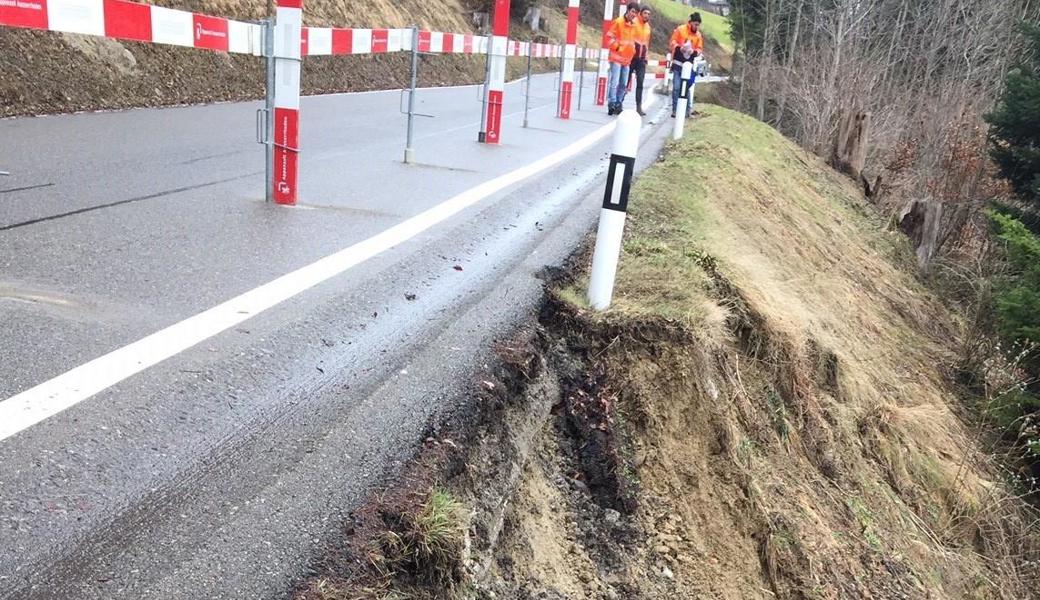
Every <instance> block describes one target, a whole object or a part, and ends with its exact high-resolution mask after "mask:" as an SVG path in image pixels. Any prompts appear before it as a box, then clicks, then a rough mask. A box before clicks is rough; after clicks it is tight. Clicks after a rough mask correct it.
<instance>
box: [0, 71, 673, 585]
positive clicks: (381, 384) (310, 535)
mask: <svg viewBox="0 0 1040 600" xmlns="http://www.w3.org/2000/svg"><path fill="white" fill-rule="evenodd" d="M593 79H594V78H592V77H587V78H586V82H587V84H588V88H587V92H586V94H585V98H586V104H585V107H584V110H578V111H575V113H574V118H573V119H571V120H570V121H569V122H563V121H560V120H558V119H556V118H554V116H553V107H554V103H555V94H554V92H553V85H554V77H553V76H552V75H547V76H541V77H538V78H536V79H535V81H534V85H533V86H532V100H531V111H532V112H531V117H530V120H531V127H530V128H528V129H523V128H521V126H520V124H521V121H522V111H523V94H522V89H523V87H522V85H521V84H515V83H514V84H510V85H509V86H508V88H507V94H506V99H507V100H506V101H507V106H506V118H505V126H504V130H503V134H502V136H503V140H504V143H503V144H502V146H501V147H488V146H482V145H479V144H477V143H476V142H475V138H476V132H477V129H478V125H479V116H480V104H479V102H478V95H477V94H478V92H477V89H476V88H473V87H466V88H442V89H434V90H423V91H422V92H421V96H420V98H421V101H420V105H419V107H418V110H419V111H421V112H424V113H430V114H433V115H436V116H435V117H434V118H431V119H421V120H420V121H419V122H418V124H417V140H416V155H417V160H418V161H419V163H420V164H419V165H414V166H406V165H403V164H402V163H401V162H400V158H401V156H402V154H403V145H404V117H403V116H402V115H400V114H399V113H398V92H379V93H368V94H353V95H333V96H322V97H312V98H306V99H304V101H303V105H302V112H301V118H302V125H301V126H302V130H301V138H302V141H301V144H302V149H303V153H302V161H301V182H302V185H301V200H302V201H301V205H300V206H299V207H297V208H285V207H277V206H272V205H268V204H265V203H264V202H263V177H262V170H263V168H262V167H263V149H262V147H261V146H259V145H257V144H255V142H254V139H253V138H254V111H255V109H256V108H258V106H259V105H258V104H255V103H237V104H221V105H211V106H198V107H184V108H171V109H161V110H134V111H125V112H113V113H97V114H82V115H69V116H55V117H46V118H27V119H13V120H5V121H0V170H6V171H10V172H11V176H10V177H3V178H0V401H2V400H3V399H6V398H10V397H12V396H14V395H16V394H18V393H20V392H23V391H25V390H28V389H30V388H33V387H34V386H36V385H38V384H40V383H42V382H45V381H47V380H49V379H51V378H53V377H56V376H59V375H61V374H63V373H65V372H67V371H69V370H70V369H73V368H76V367H78V366H80V365H82V364H84V363H86V362H88V361H91V360H93V359H95V358H97V357H99V356H101V355H104V354H106V353H109V352H112V351H114V350H117V349H119V348H121V347H124V346H126V345H128V344H130V343H132V342H135V341H137V340H139V339H141V338H143V337H145V336H148V335H150V334H152V333H154V332H156V331H159V330H162V329H163V328H166V327H168V326H170V325H173V324H175V323H178V322H181V321H183V320H185V319H188V318H189V317H192V316H194V315H197V314H199V313H200V312H202V311H205V310H207V309H209V308H211V307H213V306H214V305H217V304H220V303H221V302H224V301H226V300H228V299H229V298H233V297H235V296H237V295H239V294H242V293H244V292H247V291H249V290H252V289H254V288H257V287H258V286H261V285H263V284H265V283H267V282H269V281H271V280H273V279H275V278H278V277H279V276H282V275H284V274H286V273H288V272H291V271H294V270H296V269H299V268H301V267H303V266H305V265H308V264H311V263H313V262H315V261H317V260H318V259H321V258H322V257H325V256H328V255H330V254H332V253H335V252H337V251H340V250H342V249H343V248H345V247H347V246H350V245H352V244H356V243H358V242H360V241H362V240H366V239H368V238H371V237H372V236H373V235H376V234H378V233H379V232H382V231H385V230H386V229H387V228H389V227H392V226H394V225H395V224H398V223H401V222H402V221H404V220H406V219H408V218H410V217H413V216H415V215H418V214H421V213H423V211H425V210H427V209H429V208H431V207H433V206H436V205H438V204H439V203H441V202H444V201H445V200H447V199H448V198H451V197H452V196H455V195H456V194H459V193H460V192H463V191H465V190H469V189H471V188H474V187H475V186H478V185H480V184H482V183H485V182H488V181H489V180H492V179H494V178H496V177H499V176H502V175H503V174H506V173H509V172H511V171H514V170H515V169H517V168H519V167H523V166H524V165H527V164H530V163H533V162H535V161H537V160H539V159H542V158H543V157H545V156H547V155H549V154H551V153H552V152H554V151H556V150H559V149H561V148H564V147H566V146H568V145H569V144H572V143H574V142H576V141H577V140H580V139H582V138H583V137H585V136H588V135H590V134H591V133H593V132H595V131H597V130H599V129H601V128H602V127H603V125H604V124H605V123H608V119H607V117H606V115H605V114H603V112H602V111H601V110H600V109H598V108H594V107H591V106H589V104H590V103H589V102H588V100H589V99H590V98H591V86H592V81H593ZM659 106H660V104H659V105H658V106H655V107H654V111H653V112H656V111H657V108H658V107H659ZM647 121H648V122H649V121H650V118H649V117H648V118H647ZM664 133H665V132H664V128H653V127H647V128H645V131H644V135H645V137H646V140H647V142H646V144H645V147H644V151H643V152H642V156H641V159H640V164H641V165H645V164H646V163H647V162H648V161H650V160H651V159H652V158H653V156H654V155H656V149H657V148H658V147H660V145H661V143H663V136H664ZM608 149H609V138H604V139H603V140H602V141H600V142H598V143H597V144H595V145H594V146H592V147H591V148H589V149H588V150H585V151H583V152H580V153H579V154H578V155H577V156H575V157H574V158H572V159H570V160H567V161H565V162H564V163H562V164H560V165H558V166H555V167H553V168H550V169H548V170H546V171H544V172H542V173H540V174H539V175H537V176H534V177H531V178H529V179H527V180H525V181H523V182H522V183H519V184H516V185H512V186H510V187H508V188H507V189H505V190H502V191H500V192H498V193H495V194H492V195H491V196H490V197H488V198H487V199H485V200H483V201H482V202H480V203H478V204H476V205H475V206H473V207H471V208H468V209H466V210H464V211H462V212H461V213H459V214H457V215H454V216H452V217H451V218H449V219H447V220H445V221H444V222H442V223H439V224H438V225H436V226H435V227H432V228H430V229H428V230H426V231H424V232H422V233H420V234H418V235H417V236H415V237H413V238H411V239H409V240H407V241H406V242H404V243H401V244H398V245H396V246H394V247H393V248H390V249H388V250H386V251H384V252H381V253H380V254H378V255H377V256H375V257H373V258H371V259H369V260H367V261H365V262H363V263H361V264H359V265H357V266H355V267H353V268H351V269H349V270H347V271H346V272H344V273H342V274H340V275H337V276H335V277H332V278H331V279H329V280H327V281H325V282H324V283H321V284H319V285H317V286H315V287H312V288H310V289H308V290H306V291H304V292H302V293H300V294H298V295H296V296H293V297H291V298H289V299H288V300H286V301H284V302H282V303H280V304H278V305H277V306H275V307H273V308H271V309H270V310H267V311H266V312H263V313H261V314H259V315H258V316H254V317H252V318H250V319H248V320H245V321H244V322H242V323H241V324H239V325H238V326H236V327H234V328H233V329H229V330H226V331H223V332H222V333H219V334H217V335H215V336H213V337H211V338H209V339H207V340H205V341H203V342H202V343H200V344H198V345H196V346H193V347H191V348H189V349H188V350H185V351H183V352H179V353H177V354H176V355H174V356H173V357H171V358H169V359H168V360H165V361H163V362H161V363H159V364H158V365H156V366H153V367H151V368H148V369H147V370H145V371H143V372H141V373H138V374H136V375H134V376H131V377H129V378H127V379H125V380H123V381H121V382H120V383H118V384H116V385H114V386H112V387H109V388H107V389H105V390H103V391H101V392H100V393H98V394H96V395H94V396H92V397H90V398H88V399H87V400H85V401H83V402H80V403H79V404H76V405H75V406H72V407H71V408H68V409H67V410H64V411H63V412H60V413H59V414H57V415H55V416H53V417H51V418H49V419H47V420H45V421H43V422H41V423H38V424H36V425H34V426H32V427H29V428H27V429H25V430H23V431H20V432H19V433H17V434H15V435H13V436H11V437H8V438H7V439H4V440H2V441H0V598H12V599H13V598H17V599H19V600H22V599H31V598H69V599H71V598H76V599H81V598H82V599H90V598H106V599H120V598H135V599H137V598H229V599H231V598H234V599H239V598H251V599H252V598H268V597H270V598H278V597H284V594H285V592H286V590H287V589H288V586H289V585H291V583H292V582H293V581H294V580H295V579H296V578H297V577H299V576H300V574H301V573H302V571H303V569H304V568H305V567H306V564H307V561H308V560H309V558H310V557H311V556H312V555H313V553H314V551H315V549H316V548H318V547H320V546H321V544H322V543H323V542H324V541H327V540H328V539H329V536H330V535H334V532H335V528H336V525H337V524H338V523H339V522H340V521H341V519H342V518H343V517H344V515H346V514H347V512H349V510H350V509H351V508H353V507H354V506H356V505H357V503H358V502H359V501H360V500H361V499H362V498H363V496H364V495H365V493H366V492H367V491H369V490H371V489H372V487H373V486H375V485H378V484H379V483H380V482H381V481H383V480H384V479H385V478H387V477H389V476H391V475H392V474H393V473H394V472H395V470H396V469H397V468H398V467H399V466H400V463H401V461H403V460H405V459H406V458H407V457H408V456H409V455H410V454H411V452H412V451H413V449H414V448H415V445H416V444H417V442H418V441H419V440H420V439H421V438H422V435H423V430H424V428H425V427H426V426H427V425H428V424H429V423H431V422H435V421H436V420H437V419H438V418H440V417H441V416H443V415H445V414H448V413H450V412H451V411H452V410H453V409H454V408H455V402H456V400H457V399H458V398H459V397H460V396H461V394H462V393H464V391H465V389H466V388H467V387H468V386H469V385H471V383H472V382H473V373H474V372H476V371H478V370H479V369H480V368H481V365H482V360H483V357H484V356H485V353H486V350H487V349H488V348H489V346H490V344H492V343H493V341H494V340H495V339H496V337H499V336H502V335H505V334H506V333H507V332H509V331H510V330H511V329H512V328H513V327H514V326H515V325H516V324H517V323H518V322H520V321H522V320H524V319H528V318H531V317H532V311H533V310H534V308H535V304H536V301H537V299H538V298H539V295H540V289H541V282H540V280H539V279H538V274H539V273H540V272H541V270H542V269H543V268H544V267H545V266H547V265H553V264H558V263H560V262H561V261H562V260H563V259H564V258H565V257H566V256H567V255H568V254H569V253H570V252H571V251H572V250H573V248H574V247H575V244H576V243H577V241H578V240H579V239H580V238H581V237H582V236H583V235H584V234H585V233H586V232H587V231H588V230H589V228H590V227H591V226H592V225H593V224H594V222H595V217H596V215H597V214H598V206H599V202H600V200H599V198H600V197H601V194H602V186H603V179H604V176H603V173H604V168H605V161H604V158H605V156H606V152H607V150H608ZM460 269H461V270H460Z"/></svg>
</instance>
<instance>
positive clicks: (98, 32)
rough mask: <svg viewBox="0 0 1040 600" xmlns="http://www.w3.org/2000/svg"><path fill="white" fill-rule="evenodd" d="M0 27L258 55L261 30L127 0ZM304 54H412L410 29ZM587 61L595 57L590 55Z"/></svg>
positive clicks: (317, 45)
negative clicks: (404, 52) (406, 52)
mask: <svg viewBox="0 0 1040 600" xmlns="http://www.w3.org/2000/svg"><path fill="white" fill-rule="evenodd" d="M0 27H18V28H26V29H41V30H46V31H58V32H65V33H79V34H84V35H95V36H100V37H108V38H114V39H120V40H129V41H135V42H151V43H154V44H170V45H174V46H186V47H189V48H200V49H203V50H215V51H219V52H231V53H235V54H252V55H254V56H260V55H261V54H262V50H263V44H262V41H261V34H262V30H263V28H262V27H261V26H260V25H259V24H256V23H245V22H242V21H235V20H233V19H225V18H223V17H212V16H209V15H203V14H199V13H193V12H189V11H184V10H175V9H171V8H163V7H160V6H151V5H149V4H141V3H138V2H127V1H126V0H0ZM301 35H302V39H301V41H300V43H301V52H300V54H301V56H330V55H347V54H383V53H387V52H401V51H411V49H412V47H411V46H412V30H411V29H404V28H398V29H361V28H351V29H346V28H338V27H304V28H303V30H302V32H301ZM488 43H489V42H488V38H487V37H485V36H479V35H472V34H468V33H445V32H439V31H420V32H419V51H420V52H430V53H438V54H487V51H488ZM528 52H531V53H532V56H534V57H536V58H559V57H561V56H562V52H561V50H560V47H559V46H557V45H554V44H535V43H530V42H519V41H515V40H507V43H506V48H505V55H506V56H527V54H528ZM586 57H587V58H595V56H594V55H593V53H592V52H591V51H589V52H587V56H586Z"/></svg>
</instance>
